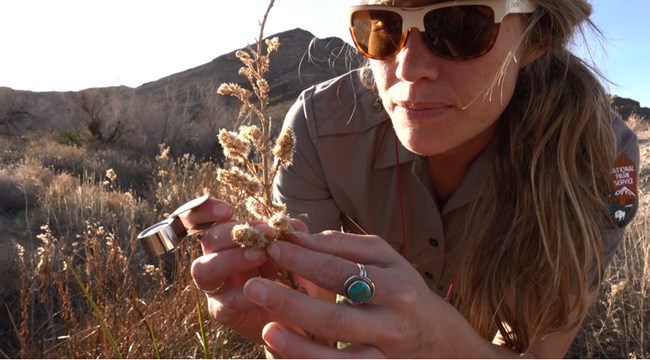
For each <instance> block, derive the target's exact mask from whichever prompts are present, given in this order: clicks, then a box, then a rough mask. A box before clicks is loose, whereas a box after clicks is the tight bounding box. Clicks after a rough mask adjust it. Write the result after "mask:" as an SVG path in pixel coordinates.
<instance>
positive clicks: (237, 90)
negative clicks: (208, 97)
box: [217, 83, 251, 103]
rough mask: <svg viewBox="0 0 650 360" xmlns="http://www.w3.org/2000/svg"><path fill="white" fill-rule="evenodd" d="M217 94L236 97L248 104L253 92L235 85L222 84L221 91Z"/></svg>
mask: <svg viewBox="0 0 650 360" xmlns="http://www.w3.org/2000/svg"><path fill="white" fill-rule="evenodd" d="M217 94H219V95H230V96H234V97H236V98H237V99H239V100H240V101H241V102H243V103H247V102H248V98H250V97H251V92H250V91H249V90H247V89H244V88H243V87H241V85H239V84H234V83H226V84H221V86H219V89H217Z"/></svg>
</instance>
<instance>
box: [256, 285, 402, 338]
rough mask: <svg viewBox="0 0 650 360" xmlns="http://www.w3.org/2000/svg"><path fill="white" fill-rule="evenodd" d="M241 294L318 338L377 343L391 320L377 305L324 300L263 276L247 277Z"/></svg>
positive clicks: (285, 321)
mask: <svg viewBox="0 0 650 360" xmlns="http://www.w3.org/2000/svg"><path fill="white" fill-rule="evenodd" d="M244 295H246V297H248V299H249V300H251V301H252V302H254V303H255V304H257V305H259V306H261V307H263V308H265V309H268V310H269V311H271V312H272V313H273V314H274V316H276V317H277V319H278V321H279V322H282V323H287V324H293V325H296V326H298V327H299V328H301V329H304V330H306V331H309V332H310V333H312V334H314V335H315V336H317V337H319V338H325V339H336V340H341V341H347V342H359V343H361V342H363V343H381V342H380V341H381V340H385V339H383V338H382V333H381V332H382V331H385V330H386V327H387V326H386V324H391V323H392V322H391V321H389V320H390V319H388V315H386V313H384V312H382V311H381V309H379V308H373V307H371V306H363V307H357V306H348V305H343V304H335V303H331V302H326V301H323V300H321V299H317V298H314V297H311V296H309V295H306V294H303V293H301V292H298V291H295V290H293V289H291V288H288V287H286V286H284V285H281V284H278V283H275V282H273V281H270V280H267V279H261V278H253V279H250V280H248V281H247V282H246V284H245V285H244Z"/></svg>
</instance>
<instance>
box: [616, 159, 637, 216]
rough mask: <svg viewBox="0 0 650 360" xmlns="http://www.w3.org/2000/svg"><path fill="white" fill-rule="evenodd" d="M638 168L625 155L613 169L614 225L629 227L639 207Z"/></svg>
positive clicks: (617, 161)
mask: <svg viewBox="0 0 650 360" xmlns="http://www.w3.org/2000/svg"><path fill="white" fill-rule="evenodd" d="M637 175H638V174H637V168H636V164H635V163H634V161H632V160H630V159H628V157H627V156H625V154H622V155H621V156H619V158H618V159H617V160H616V162H614V167H612V172H611V180H612V191H611V193H610V195H609V211H610V214H611V220H612V223H613V225H615V226H617V227H623V226H625V225H627V224H628V223H629V222H630V221H631V220H632V218H633V217H634V214H635V212H636V207H637V204H638V202H637Z"/></svg>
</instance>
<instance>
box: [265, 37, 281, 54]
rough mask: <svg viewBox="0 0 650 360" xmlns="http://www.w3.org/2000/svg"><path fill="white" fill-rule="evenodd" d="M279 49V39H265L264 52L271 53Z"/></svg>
mask: <svg viewBox="0 0 650 360" xmlns="http://www.w3.org/2000/svg"><path fill="white" fill-rule="evenodd" d="M279 48H280V39H279V38H278V37H277V36H276V37H274V38H272V39H266V52H267V53H269V54H270V53H272V52H274V51H278V49H279Z"/></svg>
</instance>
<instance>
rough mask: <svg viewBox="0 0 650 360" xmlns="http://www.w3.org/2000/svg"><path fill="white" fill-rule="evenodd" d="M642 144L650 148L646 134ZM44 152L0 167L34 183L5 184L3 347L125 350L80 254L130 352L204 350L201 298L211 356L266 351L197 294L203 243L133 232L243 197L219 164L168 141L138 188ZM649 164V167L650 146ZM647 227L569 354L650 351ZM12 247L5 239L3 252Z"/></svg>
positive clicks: (645, 219)
mask: <svg viewBox="0 0 650 360" xmlns="http://www.w3.org/2000/svg"><path fill="white" fill-rule="evenodd" d="M642 143H643V144H646V146H644V147H643V150H642V151H645V153H644V154H646V153H647V140H643V139H642ZM48 148H49V149H58V148H60V149H64V148H61V147H55V146H50V147H48ZM64 150H65V151H63V150H62V151H60V152H55V151H52V152H50V153H49V156H51V157H56V156H60V157H61V160H60V161H61V162H62V163H65V162H66V160H67V159H66V156H71V157H72V158H71V159H70V160H72V161H75V159H78V157H77V153H78V152H79V151H80V150H78V149H72V150H71V149H64ZM36 153H37V151H36V150H32V151H27V152H25V154H24V155H23V158H22V159H19V160H18V161H17V162H16V163H13V164H9V162H8V161H5V162H2V161H0V163H4V164H5V165H3V166H1V167H0V184H14V185H15V188H21V189H28V190H25V191H24V193H21V192H20V191H14V192H11V191H9V192H1V193H0V203H5V202H6V201H8V200H11V201H14V203H15V204H18V203H19V202H20V198H22V199H25V198H31V199H32V200H30V201H31V202H30V203H29V204H20V205H14V206H13V208H15V211H12V212H11V213H10V214H9V215H7V216H5V217H3V218H2V219H11V221H10V222H6V223H8V224H9V226H10V227H13V228H14V230H16V229H20V231H17V230H16V231H9V233H10V234H12V237H11V238H10V239H7V238H3V239H2V241H3V243H4V245H6V244H7V242H9V241H14V242H15V243H16V245H17V247H18V248H22V249H23V250H22V251H20V252H19V251H17V250H15V249H16V248H17V247H15V246H13V245H11V246H10V247H11V249H12V250H13V251H14V254H15V255H14V258H15V259H18V260H16V264H14V265H15V266H16V267H17V268H18V269H20V270H21V271H20V272H19V273H18V277H19V278H18V279H16V280H15V281H16V282H18V283H19V284H20V286H18V287H17V288H14V291H13V292H5V294H4V295H3V299H4V302H5V306H4V308H5V309H4V310H3V311H6V313H4V314H2V315H1V316H0V320H5V321H4V323H5V325H4V326H3V327H2V328H0V331H2V333H1V334H2V336H0V338H2V340H0V348H1V349H2V352H1V353H0V356H4V357H16V356H20V357H39V358H42V357H47V358H81V357H83V358H91V357H102V358H114V357H117V356H118V353H116V351H115V350H114V349H113V348H112V346H111V345H110V342H109V341H108V340H107V336H105V334H104V332H103V331H102V329H101V328H100V326H99V320H98V318H97V317H96V316H95V314H93V311H92V309H91V307H90V305H89V303H88V301H87V300H86V299H85V298H84V297H83V294H82V291H81V288H80V286H79V284H78V283H76V282H75V281H74V279H73V276H72V273H71V271H70V269H69V268H68V267H66V265H65V262H64V257H66V258H68V259H70V260H71V263H72V264H73V267H74V270H76V272H77V273H78V274H79V276H80V278H81V279H82V283H83V284H84V286H85V287H86V288H87V289H88V291H89V293H90V294H91V296H92V299H93V301H94V302H95V303H96V304H97V307H98V309H99V310H100V312H101V314H102V315H103V317H104V318H105V319H106V322H107V325H108V327H109V329H110V331H111V332H112V334H113V336H114V337H115V341H116V344H117V347H118V349H119V354H120V355H121V356H123V357H129V358H151V357H157V356H158V355H157V354H159V356H160V357H164V358H178V357H203V356H205V353H204V350H203V346H202V343H201V341H200V336H199V328H200V327H199V320H198V313H197V310H196V309H197V307H196V303H197V301H198V303H199V308H200V309H201V318H202V319H203V322H204V324H203V325H204V329H205V331H206V336H207V339H208V348H209V349H210V350H209V352H210V353H209V355H210V356H216V357H259V356H262V355H263V352H262V350H261V349H260V347H259V346H256V345H252V344H250V343H248V342H246V341H244V340H242V339H241V338H239V337H238V336H237V335H235V334H233V333H231V332H229V331H228V330H226V329H224V328H222V327H221V326H219V325H218V324H216V323H215V322H214V321H213V320H211V319H210V318H209V316H208V314H207V308H206V301H205V298H204V297H203V296H198V295H197V293H196V291H195V288H194V285H193V283H192V280H191V278H190V275H189V273H190V272H189V266H190V264H191V261H192V259H193V258H195V257H196V256H198V254H199V251H200V249H199V248H198V242H197V241H188V242H185V246H184V248H182V249H181V250H180V251H178V252H177V253H176V254H175V255H174V257H173V258H171V259H166V261H160V262H159V263H152V262H151V259H148V258H147V257H146V255H145V254H144V252H143V250H142V249H141V247H140V246H139V244H138V243H136V241H135V233H136V232H137V231H138V230H141V229H142V228H144V226H145V225H146V224H149V223H152V222H154V221H157V220H158V219H160V218H161V217H162V216H163V215H164V213H165V212H168V211H170V210H171V209H174V208H176V207H177V206H178V205H180V204H181V203H183V202H185V201H187V200H189V199H191V198H193V197H195V196H197V195H200V194H204V193H210V194H212V195H214V196H219V197H222V198H226V199H229V200H231V201H237V199H241V197H238V196H236V195H233V194H232V192H231V191H230V190H228V189H226V188H224V187H222V186H220V185H219V183H218V182H217V181H216V170H217V168H218V166H217V165H216V164H213V163H211V162H203V161H199V160H197V159H196V158H194V157H193V156H191V155H184V156H181V157H179V158H171V157H170V156H169V151H168V149H167V148H165V147H161V153H160V155H159V156H158V157H157V158H156V159H151V162H150V164H149V169H151V172H152V174H151V175H150V179H152V180H150V181H148V182H147V183H148V184H149V185H148V189H147V190H146V191H143V192H141V194H140V195H139V196H136V195H134V193H133V192H131V191H129V189H125V188H123V187H121V186H120V185H119V183H120V182H119V179H120V177H121V176H122V175H121V174H120V172H118V171H108V170H109V169H111V168H110V167H108V166H109V164H107V163H103V166H101V164H100V166H97V167H96V168H95V169H104V170H103V174H102V176H101V177H95V176H83V174H84V171H81V172H78V174H82V175H78V174H77V175H73V174H71V172H69V171H65V169H61V168H53V167H47V166H45V165H44V164H43V161H42V158H39V157H38V156H36V155H34V154H36ZM12 157H14V158H15V154H12ZM642 166H643V171H644V173H645V174H647V169H648V159H647V156H645V157H644V158H643V165H642ZM127 172H128V171H127ZM96 178H100V180H95V179H96ZM641 180H642V182H641V187H640V194H641V199H640V201H641V204H642V205H644V204H645V205H647V204H648V196H647V182H645V181H644V180H645V177H644V178H642V179H641ZM3 186H6V185H3ZM27 193H29V195H27ZM16 194H18V195H16ZM648 229H650V211H648V208H647V206H645V207H644V206H642V207H641V209H640V211H639V213H638V214H637V218H636V220H635V221H634V222H633V223H632V224H631V226H630V227H629V229H628V232H627V235H626V237H625V240H624V242H623V244H622V245H621V247H620V249H619V252H618V254H617V256H616V257H615V258H614V260H613V263H612V265H611V267H610V268H609V270H608V273H607V279H606V281H605V282H604V284H603V286H602V287H601V290H600V293H599V295H598V298H597V300H596V302H595V304H594V306H593V308H592V310H591V312H590V314H589V317H588V318H587V320H586V321H585V323H584V326H583V330H582V331H581V332H580V334H579V335H578V338H577V339H576V341H575V342H574V344H573V346H572V348H571V350H570V352H569V354H568V356H570V357H615V358H626V357H649V356H650V345H649V344H648V340H647V338H648V336H650V324H648V319H650V313H649V311H650V306H649V305H648V304H647V303H648V302H647V301H646V299H648V295H649V289H650V268H649V264H650V242H649V239H648ZM18 244H20V245H18ZM7 249H8V247H7V246H4V247H3V251H8V250H7ZM19 253H22V255H21V256H18V254H19ZM646 324H648V325H646ZM646 332H648V335H646ZM152 334H153V336H152ZM154 339H155V340H154Z"/></svg>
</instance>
